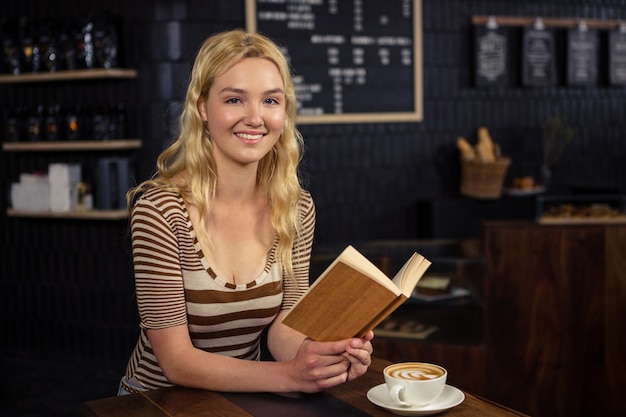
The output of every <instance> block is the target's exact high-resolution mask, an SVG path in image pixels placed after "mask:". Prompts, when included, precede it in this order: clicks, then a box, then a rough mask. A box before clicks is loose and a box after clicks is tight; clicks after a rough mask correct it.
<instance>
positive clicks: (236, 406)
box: [80, 358, 525, 417]
mask: <svg viewBox="0 0 626 417" xmlns="http://www.w3.org/2000/svg"><path fill="white" fill-rule="evenodd" d="M388 364H389V362H387V361H385V360H381V359H377V358H375V359H374V361H373V363H372V365H371V366H370V369H369V371H368V372H367V374H365V375H363V376H362V377H361V378H359V379H357V380H355V381H352V382H349V383H346V384H343V385H340V386H337V387H334V388H332V389H330V390H327V391H325V392H322V393H319V394H311V395H308V394H303V395H302V396H300V398H290V397H285V396H280V395H274V394H240V393H232V394H231V393H219V392H213V391H205V390H199V389H190V388H182V387H173V388H165V389H160V390H155V391H148V392H145V393H140V394H131V395H126V396H122V397H110V398H103V399H100V400H94V401H88V402H86V403H84V404H82V406H81V409H80V412H81V415H82V416H83V417H166V416H170V417H174V416H175V417H187V416H188V417H208V416H222V417H240V416H241V417H250V416H257V417H265V416H267V417H292V416H298V417H314V416H323V417H333V416H341V417H350V416H354V417H357V416H391V415H394V414H392V413H390V412H389V411H386V410H384V409H382V408H380V407H378V406H376V405H374V404H372V403H371V402H370V401H369V400H368V399H367V391H369V389H370V388H372V387H374V386H376V385H378V384H381V383H383V376H382V370H383V368H384V367H385V366H386V365H388ZM444 415H445V416H446V417H455V416H463V417H492V416H493V417H511V416H525V414H522V413H518V412H516V411H514V410H511V409H509V408H507V407H504V406H502V405H499V404H496V403H494V402H491V401H488V400H486V399H484V398H480V397H477V396H474V395H472V394H469V393H465V401H463V403H461V404H460V405H458V406H456V407H454V408H452V409H450V410H448V411H446V412H445V414H444Z"/></svg>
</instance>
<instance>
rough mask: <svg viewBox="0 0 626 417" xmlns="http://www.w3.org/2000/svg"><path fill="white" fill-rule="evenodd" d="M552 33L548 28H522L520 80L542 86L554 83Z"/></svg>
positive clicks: (554, 61)
mask: <svg viewBox="0 0 626 417" xmlns="http://www.w3.org/2000/svg"><path fill="white" fill-rule="evenodd" d="M554 52H555V46H554V33H553V32H552V31H551V30H550V29H545V28H544V29H538V28H535V27H526V28H524V43H523V56H522V63H523V69H522V82H523V84H524V85H526V86H531V87H542V86H551V85H555V84H556V81H557V80H556V58H555V56H554Z"/></svg>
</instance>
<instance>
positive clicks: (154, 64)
mask: <svg viewBox="0 0 626 417" xmlns="http://www.w3.org/2000/svg"><path fill="white" fill-rule="evenodd" d="M104 12H111V13H113V14H114V15H116V16H119V17H120V18H121V33H122V47H123V66H125V67H130V68H136V69H137V70H138V73H139V76H138V78H137V79H136V80H121V81H110V80H106V81H80V82H63V83H43V84H30V85H28V84H8V85H6V84H3V85H0V103H1V106H2V110H3V112H6V110H8V109H10V108H12V107H15V106H18V105H28V104H35V103H39V102H52V101H56V102H60V103H62V104H71V103H74V102H81V103H85V104H94V105H96V104H98V103H114V102H117V101H122V102H125V103H127V105H128V108H129V114H130V129H131V136H133V137H139V138H141V139H142V140H143V147H142V149H141V150H140V151H138V152H134V153H132V155H133V156H134V157H135V158H136V175H137V180H143V179H145V178H147V177H148V176H149V175H150V174H151V173H152V170H153V168H154V162H155V158H156V156H157V155H158V153H159V152H160V151H161V150H162V149H163V147H164V146H165V144H166V143H167V142H168V140H169V137H170V136H171V131H172V124H171V122H172V118H173V115H175V114H176V112H177V108H178V106H177V103H178V101H179V100H180V99H181V98H182V96H183V95H184V90H185V86H186V80H187V74H188V70H189V68H190V63H191V60H192V58H193V56H194V53H195V51H196V49H197V47H198V46H199V44H200V42H201V41H202V40H203V39H204V38H205V37H206V36H207V35H209V34H211V33H214V32H217V31H222V30H225V29H230V28H234V27H242V26H243V25H244V23H245V17H244V16H245V14H244V2H243V0H239V1H232V0H215V1H206V0H203V1H195V0H172V1H166V0H159V1H148V0H136V1H132V2H128V1H122V0H119V1H118V0H109V1H95V0H80V1H78V0H59V1H55V2H49V1H43V0H41V1H32V0H31V1H28V0H6V1H3V2H2V3H1V5H0V18H2V19H5V18H9V17H18V16H22V15H27V16H32V17H35V18H41V17H45V16H51V17H58V18H60V17H63V16H65V15H67V14H76V15H82V16H86V15H89V13H93V14H98V13H104ZM422 12H423V63H424V68H423V86H424V92H423V94H424V120H423V121H422V122H419V123H389V124H385V123H375V124H368V123H363V124H337V125H303V126H301V131H302V133H303V135H304V137H305V140H306V151H305V156H304V161H303V164H302V170H303V180H304V185H305V187H306V188H308V189H309V190H310V191H311V192H312V194H313V197H314V198H315V202H316V205H317V212H318V223H317V229H316V247H318V246H319V247H323V246H324V245H327V244H329V245H332V244H337V243H344V242H363V241H369V240H380V239H422V238H456V237H467V236H474V235H476V234H477V228H476V227H473V228H472V227H466V226H467V224H466V223H465V220H464V219H465V218H467V219H470V220H468V221H475V220H476V219H479V218H480V217H481V216H483V215H484V213H492V215H493V216H500V217H502V216H506V215H513V216H519V217H524V216H527V215H529V214H530V215H532V214H533V212H532V210H534V205H533V203H532V202H529V201H528V200H514V201H511V199H510V198H508V199H503V200H502V201H499V202H476V201H472V200H470V199H467V198H463V197H460V196H459V193H458V188H459V175H460V174H459V161H458V151H457V148H456V144H455V142H456V138H457V137H458V136H465V137H467V138H468V140H470V142H472V143H475V141H476V129H477V128H478V127H480V126H486V127H488V128H489V130H490V132H491V135H492V137H493V139H494V141H495V142H497V143H498V144H499V145H500V147H501V149H502V153H503V154H505V155H507V156H510V157H511V158H512V161H513V162H512V165H511V167H510V169H509V172H508V176H507V180H506V181H507V182H510V180H511V179H512V177H513V176H516V175H533V176H535V177H536V178H538V179H539V178H540V177H539V175H540V174H539V168H540V165H541V146H542V136H541V132H540V126H541V124H542V123H544V122H545V121H546V120H547V119H549V118H550V117H552V116H554V115H557V114H558V115H560V116H562V117H563V118H564V119H565V120H567V121H568V122H569V123H570V124H572V125H573V126H574V127H575V128H576V130H577V136H576V138H575V140H574V141H573V142H572V143H571V145H570V146H569V147H568V148H567V149H566V150H565V152H564V153H563V155H562V157H561V159H560V160H559V162H558V163H557V164H556V165H555V166H554V171H553V176H554V183H555V185H556V186H557V187H558V188H559V189H560V190H567V191H568V192H576V193H580V192H590V193H615V192H621V193H623V192H626V140H625V138H624V127H625V122H624V115H625V113H624V102H625V99H626V89H625V88H624V87H614V86H609V84H608V81H607V78H608V77H607V75H606V74H607V66H606V58H607V57H606V47H605V46H604V47H603V46H602V45H606V38H607V36H606V34H605V33H602V34H601V41H600V44H601V48H600V59H599V73H600V74H601V75H600V80H599V82H598V84H597V85H596V86H593V87H588V88H574V87H568V86H566V85H565V77H564V75H565V68H564V67H563V63H564V55H563V49H562V48H564V45H565V43H564V42H565V41H564V38H562V37H559V38H558V39H557V40H558V42H559V43H558V45H560V49H559V52H558V54H559V61H558V62H559V63H560V65H561V68H560V69H559V83H558V85H557V86H554V87H542V88H532V89H531V88H525V87H522V86H521V81H520V79H521V74H520V71H519V57H518V56H516V54H519V51H521V45H520V44H519V41H520V40H521V34H520V33H521V32H519V30H518V29H515V28H513V29H511V31H510V32H511V55H512V59H511V62H510V68H509V70H510V74H509V81H508V84H507V85H506V86H504V87H501V88H496V89H481V88H477V87H475V86H474V85H473V81H472V80H473V77H474V74H473V49H472V48H473V26H472V25H471V21H470V19H471V16H472V15H490V14H494V15H506V16H535V15H540V16H551V17H586V18H596V19H626V0H586V1H583V0H544V1H517V0H501V1H495V0H494V1H478V0H471V1H470V0H423V4H422ZM371 99H372V100H376V92H375V91H372V98H371ZM3 123H4V122H3ZM3 131H4V130H3ZM114 154H115V153H112V155H107V152H103V153H98V154H97V155H93V154H85V153H81V152H69V153H66V154H62V155H60V154H58V153H35V154H17V153H7V152H2V170H1V174H0V175H1V182H0V186H1V187H3V192H2V195H1V196H0V202H1V208H2V210H1V211H0V212H1V213H2V214H1V219H0V222H1V223H0V224H1V227H2V236H3V239H2V262H1V270H0V350H1V351H3V352H18V353H19V354H20V355H23V356H26V357H28V356H31V355H32V356H36V357H54V355H65V356H68V357H72V358H87V359H90V360H101V361H114V362H116V363H123V362H124V361H125V360H126V358H127V356H128V354H129V353H130V351H131V349H132V347H133V344H134V343H135V340H136V336H137V333H138V332H137V317H136V312H135V309H136V307H135V301H134V295H133V290H134V289H133V285H134V284H133V277H132V267H131V259H130V253H129V248H128V243H129V242H128V235H127V230H126V227H127V225H126V222H125V221H90V220H81V221H76V220H56V219H29V218H13V217H7V216H6V215H5V214H4V213H5V210H4V209H5V208H6V207H8V206H9V203H8V199H7V195H8V190H9V188H10V183H11V182H15V181H17V180H18V178H19V173H20V172H27V171H32V170H37V169H38V170H44V171H45V170H46V169H47V164H48V163H49V162H74V161H76V162H81V163H82V164H83V173H84V177H85V179H86V180H93V177H94V173H93V165H94V161H95V160H96V158H99V157H104V156H113V155H114ZM423 207H426V209H423ZM433 207H434V209H433ZM437 207H447V209H446V210H448V211H445V212H444V211H439V210H440V209H437ZM433 210H434V211H433ZM441 210H443V209H441ZM448 213H449V214H448ZM450 224H458V225H459V226H458V228H454V227H452V228H450V227H446V226H447V225H450ZM438 231H441V232H438Z"/></svg>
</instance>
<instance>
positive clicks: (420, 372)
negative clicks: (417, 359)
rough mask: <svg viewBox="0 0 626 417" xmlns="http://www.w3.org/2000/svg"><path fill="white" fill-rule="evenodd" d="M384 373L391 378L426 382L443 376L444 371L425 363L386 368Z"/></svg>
mask: <svg viewBox="0 0 626 417" xmlns="http://www.w3.org/2000/svg"><path fill="white" fill-rule="evenodd" d="M385 372H386V373H387V375H389V376H391V377H393V378H399V379H405V380H409V381H427V380H431V379H435V378H439V377H441V376H443V375H444V373H445V372H444V370H443V369H442V368H440V367H438V366H435V365H430V364H427V363H415V364H406V363H404V364H398V365H395V366H390V367H388V368H387V369H386V370H385Z"/></svg>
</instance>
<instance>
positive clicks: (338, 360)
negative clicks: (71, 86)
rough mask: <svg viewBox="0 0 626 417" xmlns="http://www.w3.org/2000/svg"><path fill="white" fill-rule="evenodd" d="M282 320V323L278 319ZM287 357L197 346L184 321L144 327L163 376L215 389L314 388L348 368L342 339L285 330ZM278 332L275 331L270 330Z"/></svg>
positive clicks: (342, 376) (337, 379)
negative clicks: (246, 355) (263, 357)
mask: <svg viewBox="0 0 626 417" xmlns="http://www.w3.org/2000/svg"><path fill="white" fill-rule="evenodd" d="M281 325H282V324H281ZM285 335H286V336H287V339H284V338H283V339H282V340H283V341H286V340H289V342H287V343H286V344H289V345H291V347H290V348H289V349H284V350H281V352H278V353H277V354H278V355H288V354H293V357H292V358H291V359H290V360H287V361H275V362H274V361H250V360H243V359H235V358H231V357H227V356H222V355H217V354H213V353H208V352H205V351H203V350H201V349H197V348H195V347H194V346H193V345H192V344H191V340H190V339H189V333H188V329H187V326H186V325H180V326H175V327H170V328H166V329H159V330H148V338H149V339H150V344H151V345H152V348H153V350H154V354H155V356H156V357H157V358H158V360H159V365H160V366H161V368H162V369H163V372H164V373H165V376H166V377H167V379H168V380H169V381H170V382H172V383H173V384H176V385H181V386H187V387H194V388H203V389H209V390H215V391H237V392H255V391H256V392H261V391H265V392H296V391H298V392H317V391H319V390H322V389H326V388H330V387H332V386H335V385H338V384H341V383H343V382H345V381H346V380H347V379H348V376H349V370H350V368H351V366H350V361H348V360H346V358H345V356H344V354H345V352H346V348H347V343H346V341H340V342H329V343H317V342H313V341H311V340H301V341H300V345H299V346H298V347H297V348H296V349H295V350H294V349H293V346H295V345H296V344H297V343H298V340H297V338H296V337H295V336H294V335H288V334H287V333H285V334H283V336H285ZM274 337H276V333H274Z"/></svg>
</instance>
